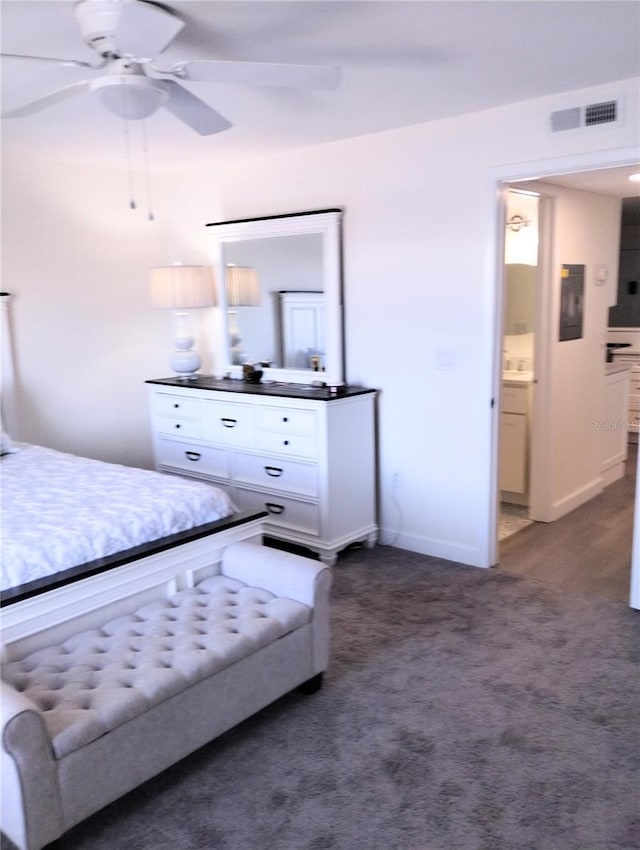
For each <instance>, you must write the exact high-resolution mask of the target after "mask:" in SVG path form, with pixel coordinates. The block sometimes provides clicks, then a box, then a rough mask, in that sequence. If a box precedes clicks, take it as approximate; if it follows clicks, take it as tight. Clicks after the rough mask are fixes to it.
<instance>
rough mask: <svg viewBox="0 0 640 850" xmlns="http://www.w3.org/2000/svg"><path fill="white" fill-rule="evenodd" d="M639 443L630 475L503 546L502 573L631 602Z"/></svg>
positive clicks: (632, 447) (633, 449)
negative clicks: (579, 505) (554, 519)
mask: <svg viewBox="0 0 640 850" xmlns="http://www.w3.org/2000/svg"><path fill="white" fill-rule="evenodd" d="M637 452H638V446H637V443H630V444H629V457H628V459H627V474H626V475H625V477H624V478H622V479H620V480H619V481H616V482H614V483H613V484H611V485H610V486H609V487H607V488H606V489H605V490H604V492H603V493H601V495H599V496H597V497H596V498H595V499H592V500H591V501H590V502H587V503H586V504H585V505H582V506H581V507H579V508H576V510H574V511H572V512H571V513H570V514H567V515H566V516H564V517H562V519H559V520H556V522H552V523H544V522H534V523H532V524H531V525H529V526H527V527H526V528H524V529H522V530H521V531H518V532H517V533H516V534H514V535H513V536H511V537H508V538H507V539H505V540H503V541H502V542H501V543H500V549H499V553H500V554H499V564H498V569H502V570H504V571H505V572H509V573H514V574H516V575H521V576H526V577H527V578H529V579H534V580H535V581H540V582H542V583H543V584H550V585H554V586H556V587H562V588H565V589H567V590H575V591H577V592H579V593H586V594H588V595H590V596H600V597H603V598H606V599H616V600H620V601H622V602H628V601H629V584H630V577H631V546H632V537H633V509H634V500H635V486H636V462H637Z"/></svg>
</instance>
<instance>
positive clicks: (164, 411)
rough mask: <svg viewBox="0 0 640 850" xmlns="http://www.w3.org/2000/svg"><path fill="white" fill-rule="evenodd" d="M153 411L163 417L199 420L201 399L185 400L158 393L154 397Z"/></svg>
mask: <svg viewBox="0 0 640 850" xmlns="http://www.w3.org/2000/svg"><path fill="white" fill-rule="evenodd" d="M153 409H154V411H155V412H156V413H159V414H160V415H161V416H173V417H177V418H178V419H184V418H186V419H199V418H200V399H197V398H185V397H184V396H180V395H169V394H168V393H156V394H155V395H154V397H153Z"/></svg>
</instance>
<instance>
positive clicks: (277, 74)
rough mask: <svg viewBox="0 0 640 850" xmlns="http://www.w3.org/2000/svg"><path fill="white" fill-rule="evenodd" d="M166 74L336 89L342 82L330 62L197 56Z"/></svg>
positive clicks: (259, 83)
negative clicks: (300, 63) (247, 60)
mask: <svg viewBox="0 0 640 850" xmlns="http://www.w3.org/2000/svg"><path fill="white" fill-rule="evenodd" d="M163 73H170V74H175V75H176V76H177V77H179V78H180V79H183V80H194V81H197V82H209V83H239V84H241V85H250V86H287V87H289V88H296V89H298V88H302V89H336V88H337V87H338V85H339V83H340V69H339V68H334V67H331V66H327V65H286V64H274V63H271V62H226V61H220V60H216V59H194V60H193V61H191V62H179V63H178V64H176V65H174V67H173V68H172V69H171V70H170V71H168V72H166V71H165V72H163Z"/></svg>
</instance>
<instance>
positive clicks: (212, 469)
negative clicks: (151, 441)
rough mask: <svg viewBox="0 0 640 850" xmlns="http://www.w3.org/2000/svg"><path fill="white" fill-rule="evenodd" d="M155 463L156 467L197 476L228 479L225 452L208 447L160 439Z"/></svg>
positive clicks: (226, 455) (227, 463) (227, 464)
mask: <svg viewBox="0 0 640 850" xmlns="http://www.w3.org/2000/svg"><path fill="white" fill-rule="evenodd" d="M156 463H157V465H158V466H163V467H164V466H170V467H173V468H174V469H184V470H186V471H187V472H191V473H194V474H198V475H214V476H215V477H216V478H229V461H228V454H227V452H225V451H224V450H223V449H216V448H212V447H210V446H201V445H194V444H190V443H180V442H178V441H177V440H164V439H162V438H160V439H159V440H158V441H157V444H156Z"/></svg>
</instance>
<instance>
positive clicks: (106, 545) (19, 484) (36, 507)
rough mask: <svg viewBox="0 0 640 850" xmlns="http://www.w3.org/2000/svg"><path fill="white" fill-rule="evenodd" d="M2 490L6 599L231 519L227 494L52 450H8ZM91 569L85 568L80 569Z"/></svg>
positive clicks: (0, 584)
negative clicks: (126, 553)
mask: <svg viewBox="0 0 640 850" xmlns="http://www.w3.org/2000/svg"><path fill="white" fill-rule="evenodd" d="M3 442H4V443H5V445H4V449H5V453H4V454H3V455H2V462H1V465H0V486H1V487H2V526H1V528H2V566H1V570H0V576H1V578H0V592H1V594H2V599H3V601H5V602H6V601H9V600H11V599H15V598H16V597H18V596H20V597H24V596H25V594H27V593H29V592H30V591H33V590H37V589H42V588H44V587H51V586H52V585H53V584H54V583H56V582H57V581H59V580H60V577H61V576H62V577H63V578H65V577H66V578H69V577H70V576H73V575H75V576H77V575H79V574H86V572H87V568H86V565H89V564H93V565H94V567H96V566H97V565H98V564H103V565H105V564H106V559H108V558H110V557H112V556H115V555H119V554H121V553H123V552H126V551H128V550H134V549H137V547H141V546H144V545H145V544H151V543H157V541H159V540H162V539H165V538H172V537H173V536H174V535H179V534H180V533H181V532H185V531H190V530H192V529H194V528H197V527H199V526H206V525H207V524H210V523H214V522H216V521H218V520H222V519H224V518H225V517H230V516H231V515H232V514H233V513H234V506H233V504H232V503H231V500H230V499H229V497H228V496H227V494H226V493H225V492H223V491H222V490H221V489H219V488H216V487H211V486H209V485H207V484H204V483H201V482H197V481H187V480H184V479H181V478H177V477H174V476H168V475H161V474H160V473H158V472H152V471H150V470H146V469H136V468H132V467H127V466H121V465H119V464H114V463H105V462H103V461H99V460H93V459H89V458H84V457H77V456H75V455H71V454H67V453H64V452H59V451H55V450H53V449H50V448H45V447H44V446H35V445H24V446H21V447H20V448H19V449H18V448H17V447H16V446H15V445H7V438H6V435H5V437H4V439H3ZM81 567H84V570H82V569H80V568H81Z"/></svg>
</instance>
